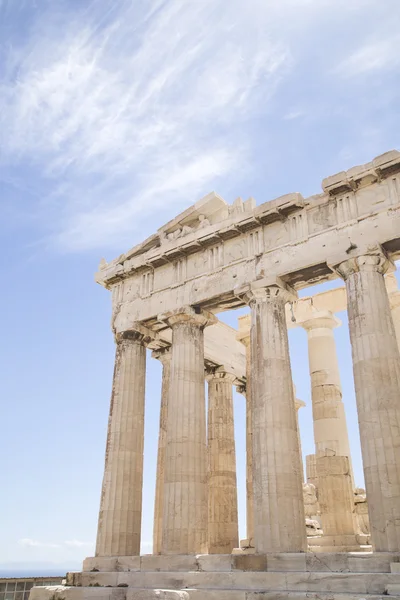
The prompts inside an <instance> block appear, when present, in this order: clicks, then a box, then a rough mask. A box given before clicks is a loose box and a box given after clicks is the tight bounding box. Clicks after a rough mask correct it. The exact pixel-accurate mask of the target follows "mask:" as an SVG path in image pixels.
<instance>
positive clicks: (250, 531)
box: [237, 331, 254, 546]
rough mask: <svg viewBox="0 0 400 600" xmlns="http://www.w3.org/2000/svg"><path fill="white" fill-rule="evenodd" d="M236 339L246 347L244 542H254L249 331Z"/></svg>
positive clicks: (250, 543) (240, 334)
mask: <svg viewBox="0 0 400 600" xmlns="http://www.w3.org/2000/svg"><path fill="white" fill-rule="evenodd" d="M237 339H238V340H239V341H240V342H241V343H242V344H243V345H244V347H245V348H246V391H245V397H246V534H247V540H246V544H248V545H249V546H252V545H253V542H254V506H253V440H252V425H251V378H252V374H251V345H250V332H248V333H245V334H243V333H242V332H240V331H239V334H238V336H237Z"/></svg>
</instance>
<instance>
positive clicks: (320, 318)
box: [299, 310, 342, 331]
mask: <svg viewBox="0 0 400 600" xmlns="http://www.w3.org/2000/svg"><path fill="white" fill-rule="evenodd" d="M341 324H342V321H341V320H340V319H338V317H336V316H335V315H334V314H333V313H331V312H330V311H329V310H321V311H318V312H316V313H315V315H313V316H312V317H311V318H309V319H307V320H306V321H303V322H302V323H299V325H300V326H301V327H303V328H304V329H305V330H306V331H310V330H312V329H319V328H327V329H334V328H335V327H339V326H340V325H341Z"/></svg>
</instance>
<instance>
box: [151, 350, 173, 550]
mask: <svg viewBox="0 0 400 600" xmlns="http://www.w3.org/2000/svg"><path fill="white" fill-rule="evenodd" d="M152 356H153V358H156V359H158V360H159V361H160V362H161V363H162V367H163V368H162V384H161V407H160V431H159V435H158V454H157V475H156V494H155V501H154V528H153V554H161V539H162V526H163V519H162V514H163V504H164V466H165V446H166V441H167V414H168V398H169V383H170V367H171V348H163V349H161V350H154V351H153V353H152Z"/></svg>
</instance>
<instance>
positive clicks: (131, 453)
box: [96, 331, 146, 556]
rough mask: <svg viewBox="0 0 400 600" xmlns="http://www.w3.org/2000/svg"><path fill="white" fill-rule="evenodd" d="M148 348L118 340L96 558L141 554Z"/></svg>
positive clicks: (137, 338)
mask: <svg viewBox="0 0 400 600" xmlns="http://www.w3.org/2000/svg"><path fill="white" fill-rule="evenodd" d="M145 377H146V348H145V346H144V344H143V336H142V335H141V334H139V333H137V332H135V331H127V332H125V333H124V334H122V335H121V336H120V337H119V339H118V340H117V349H116V357H115V368H114V379H113V388H112V395H111V406H110V416H109V421H108V435H107V446H106V457H105V469H104V478H103V486H102V492H101V502H100V514H99V523H98V530H97V543H96V556H133V555H139V554H140V530H141V525H142V482H143V442H144V395H145Z"/></svg>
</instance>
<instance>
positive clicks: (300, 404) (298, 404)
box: [294, 397, 306, 412]
mask: <svg viewBox="0 0 400 600" xmlns="http://www.w3.org/2000/svg"><path fill="white" fill-rule="evenodd" d="M294 406H295V408H296V411H297V412H299V410H300V408H304V407H305V406H306V403H305V402H304V400H300V398H296V397H295V398H294Z"/></svg>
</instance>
